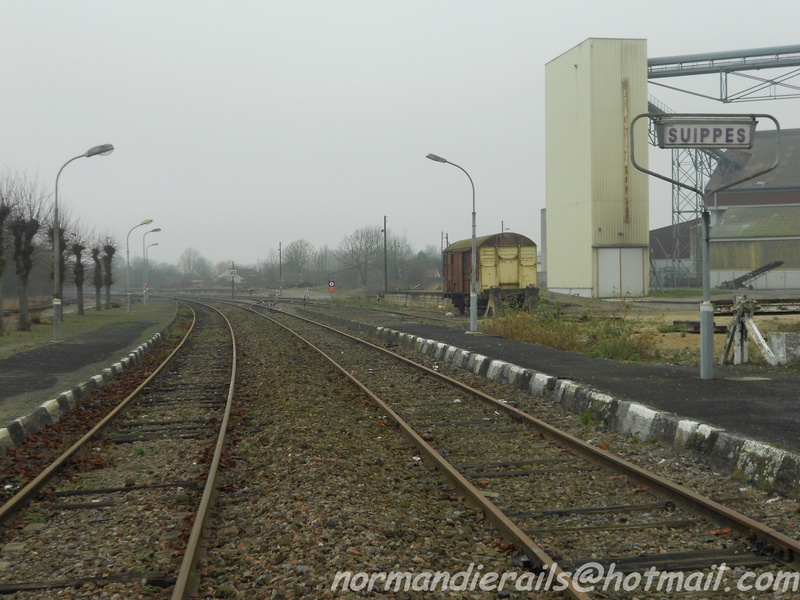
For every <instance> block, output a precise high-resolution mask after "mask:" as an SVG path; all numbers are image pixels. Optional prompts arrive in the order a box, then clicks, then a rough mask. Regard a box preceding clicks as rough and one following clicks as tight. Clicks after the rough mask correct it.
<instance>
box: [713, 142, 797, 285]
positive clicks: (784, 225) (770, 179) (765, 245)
mask: <svg viewBox="0 0 800 600" xmlns="http://www.w3.org/2000/svg"><path fill="white" fill-rule="evenodd" d="M726 153H727V154H728V155H729V156H731V157H732V158H733V159H734V161H735V163H736V164H737V165H739V168H736V169H732V170H728V171H727V172H723V171H722V169H720V168H718V169H717V170H716V171H715V172H714V174H713V175H712V177H711V179H710V181H709V183H708V187H709V188H711V189H716V188H719V187H721V186H724V185H725V184H726V182H730V181H733V180H735V179H740V178H742V177H746V176H747V175H748V173H756V172H758V171H760V170H762V169H764V168H767V167H769V166H770V165H771V164H772V163H773V161H774V159H775V153H776V139H775V131H762V132H758V133H756V137H755V143H754V145H753V148H751V149H750V150H729V151H727V152H726ZM780 158H781V160H780V163H779V165H778V166H777V168H775V169H774V170H773V171H770V172H769V173H766V174H763V175H760V176H758V177H756V178H755V179H752V180H750V181H747V182H745V183H742V184H740V185H737V186H734V187H732V188H729V189H727V190H724V191H722V192H719V193H718V194H716V195H715V197H714V199H713V201H712V202H711V203H710V204H711V205H710V206H709V207H708V208H709V210H710V212H711V214H712V221H711V222H712V227H711V236H710V239H711V246H710V249H711V285H712V286H714V287H719V286H722V287H732V286H729V285H725V284H726V283H728V282H732V281H734V280H736V279H738V278H742V277H746V276H747V275H748V274H749V273H753V272H754V271H758V270H761V273H760V274H758V273H755V274H754V275H757V276H754V277H752V278H751V279H749V280H747V281H744V282H741V283H742V284H743V285H740V286H736V287H745V288H752V289H776V290H777V289H800V129H789V130H784V131H782V132H781V133H780ZM779 263H780V264H779Z"/></svg>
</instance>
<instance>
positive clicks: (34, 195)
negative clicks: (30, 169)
mask: <svg viewBox="0 0 800 600" xmlns="http://www.w3.org/2000/svg"><path fill="white" fill-rule="evenodd" d="M13 190H14V197H15V199H14V203H13V205H12V208H11V212H10V213H9V216H8V230H9V232H10V234H11V238H12V243H13V248H14V252H13V258H14V265H15V267H16V274H17V278H18V281H19V294H18V296H19V315H18V318H17V330H19V331H30V328H31V322H30V314H29V311H28V308H29V307H28V281H29V279H30V274H31V270H32V269H33V256H34V253H35V252H36V249H37V243H38V237H39V235H38V234H39V232H40V229H41V227H42V223H43V221H44V218H45V216H44V210H45V208H44V206H45V200H46V199H47V196H46V194H45V192H44V190H43V189H42V187H41V186H40V185H39V184H38V182H36V181H35V180H31V179H29V178H28V177H26V176H24V175H19V176H17V180H16V183H15V185H14V186H13Z"/></svg>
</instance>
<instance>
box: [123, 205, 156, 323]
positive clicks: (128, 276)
mask: <svg viewBox="0 0 800 600" xmlns="http://www.w3.org/2000/svg"><path fill="white" fill-rule="evenodd" d="M152 222H153V219H142V222H141V223H139V224H138V225H134V226H133V227H131V228H130V231H128V236H127V237H126V238H125V277H126V280H127V281H126V284H125V295H126V296H127V297H128V314H131V231H133V230H134V229H136V228H137V227H141V226H142V225H150V223H152ZM142 258H144V257H142Z"/></svg>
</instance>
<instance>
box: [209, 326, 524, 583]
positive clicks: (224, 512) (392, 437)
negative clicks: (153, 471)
mask: <svg viewBox="0 0 800 600" xmlns="http://www.w3.org/2000/svg"><path fill="white" fill-rule="evenodd" d="M238 337H239V343H240V345H241V346H242V348H243V351H244V358H245V360H244V361H243V364H242V365H241V372H240V377H241V381H243V382H246V383H245V385H244V386H243V387H242V389H241V390H240V392H239V406H240V407H242V410H244V411H245V415H244V417H245V418H244V421H243V424H242V425H241V426H240V427H239V428H238V430H237V437H238V443H237V444H236V446H235V447H234V448H232V449H231V450H232V454H233V457H234V459H235V467H233V468H231V469H228V470H226V472H225V475H224V478H225V481H226V483H225V484H223V489H222V491H221V492H220V496H219V511H218V522H217V526H216V528H215V529H214V532H213V535H212V538H211V540H210V542H209V549H208V555H207V557H206V560H205V563H204V565H202V566H201V568H200V571H201V573H202V583H201V588H200V591H201V593H202V594H205V596H204V597H207V598H219V597H229V598H287V599H288V598H300V597H307V598H332V597H362V595H363V594H362V593H357V592H353V591H351V592H349V593H342V591H341V587H339V588H337V590H336V591H332V590H331V586H332V584H333V583H334V581H335V577H336V575H337V573H339V572H341V571H351V572H353V573H357V572H366V573H374V572H380V571H391V570H401V571H414V572H422V571H428V572H435V571H449V572H451V573H453V574H455V573H457V572H459V571H466V570H468V569H470V565H472V569H473V570H474V571H475V572H480V570H478V569H482V571H483V572H489V571H497V572H504V571H507V570H509V569H513V566H512V565H511V558H512V557H511V555H510V553H509V550H510V549H509V548H508V547H507V546H506V545H505V544H504V543H503V542H502V541H501V540H500V539H499V538H498V535H497V532H496V531H495V530H494V529H493V528H492V527H491V526H488V525H487V524H486V523H485V522H484V521H483V518H482V515H481V514H478V513H476V512H475V511H474V510H472V509H470V508H469V507H467V506H466V505H465V504H464V503H463V501H462V500H461V499H460V498H458V497H457V496H455V495H454V493H453V491H452V490H451V489H449V488H448V487H447V486H445V485H444V484H443V483H442V481H441V480H440V479H439V478H438V477H437V476H436V475H435V473H432V472H430V471H429V469H428V468H427V467H426V466H425V465H424V464H423V463H422V461H420V460H419V457H418V456H417V455H416V453H415V451H414V448H413V447H412V446H410V445H409V444H408V443H407V442H405V441H404V440H403V439H402V437H401V436H400V435H399V434H398V432H397V430H396V429H394V428H391V427H387V422H386V421H385V420H382V419H381V418H380V415H379V414H378V413H376V411H375V409H374V408H372V407H371V406H370V405H368V404H366V403H365V401H364V399H363V398H362V397H361V396H360V394H358V393H356V392H355V391H354V389H353V388H352V387H351V386H350V385H349V384H348V383H347V382H346V381H345V380H344V379H342V378H341V376H340V375H338V374H337V373H335V372H334V371H333V370H332V367H330V366H328V365H327V364H326V363H324V362H323V361H322V359H320V358H318V357H317V356H315V355H314V353H312V352H311V351H310V350H307V349H306V348H305V347H303V346H302V345H301V344H300V343H299V342H293V341H286V338H285V334H283V333H280V332H279V331H277V329H276V328H274V327H269V328H266V329H265V325H264V324H263V322H261V321H260V320H259V321H256V322H254V323H250V324H248V325H247V326H243V328H242V329H241V333H240V334H239V336H238ZM267 349H269V352H267V351H266V350H267ZM478 565H480V567H479V566H478ZM367 595H369V596H373V597H382V598H397V599H404V598H414V597H420V596H418V595H415V593H414V592H408V593H406V592H403V591H399V592H397V593H374V594H367ZM495 596H496V595H495V594H492V595H489V596H487V593H479V592H476V593H470V592H468V591H465V592H455V593H454V592H447V593H429V594H425V596H424V597H425V598H487V597H495ZM500 597H510V598H514V597H523V596H522V595H521V594H517V595H514V593H512V594H511V595H505V594H503V595H501V596H500ZM525 597H536V596H535V595H533V596H525Z"/></svg>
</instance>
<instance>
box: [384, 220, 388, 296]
mask: <svg viewBox="0 0 800 600" xmlns="http://www.w3.org/2000/svg"><path fill="white" fill-rule="evenodd" d="M383 291H384V292H388V291H389V269H388V268H387V261H386V215H383Z"/></svg>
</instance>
